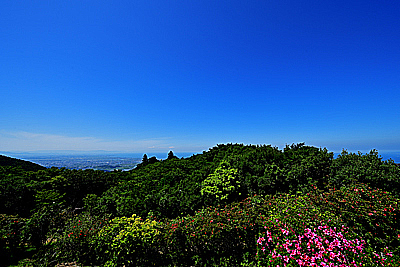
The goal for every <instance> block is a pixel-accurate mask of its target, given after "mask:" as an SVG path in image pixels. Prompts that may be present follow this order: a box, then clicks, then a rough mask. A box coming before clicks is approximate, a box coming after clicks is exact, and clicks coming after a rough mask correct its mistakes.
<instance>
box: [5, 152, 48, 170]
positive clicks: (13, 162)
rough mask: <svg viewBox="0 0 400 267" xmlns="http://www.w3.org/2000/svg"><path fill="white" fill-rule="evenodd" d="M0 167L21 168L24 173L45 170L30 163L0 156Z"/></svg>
mask: <svg viewBox="0 0 400 267" xmlns="http://www.w3.org/2000/svg"><path fill="white" fill-rule="evenodd" d="M0 166H11V167H21V168H22V169H24V170H25V171H39V170H45V169H46V167H43V166H41V165H39V164H36V163H33V162H30V161H26V160H22V159H16V158H11V157H7V156H4V155H0Z"/></svg>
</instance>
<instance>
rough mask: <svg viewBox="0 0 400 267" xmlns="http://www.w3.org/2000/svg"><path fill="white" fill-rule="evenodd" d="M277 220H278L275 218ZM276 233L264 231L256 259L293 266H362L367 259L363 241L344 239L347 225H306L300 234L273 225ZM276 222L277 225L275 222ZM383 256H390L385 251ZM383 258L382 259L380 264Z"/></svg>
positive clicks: (284, 226) (258, 244) (258, 242)
mask: <svg viewBox="0 0 400 267" xmlns="http://www.w3.org/2000/svg"><path fill="white" fill-rule="evenodd" d="M277 222H279V221H278V220H277ZM272 224H273V226H275V229H278V233H276V231H275V232H270V231H269V230H267V231H266V234H265V236H261V237H259V238H258V240H257V250H258V252H257V255H258V259H259V261H260V262H263V263H273V264H274V265H275V264H276V266H277V265H279V264H282V265H283V266H287V265H288V264H292V265H293V264H294V265H296V266H340V267H347V266H363V264H364V265H365V263H366V261H368V258H367V257H366V256H365V254H363V249H364V247H365V241H364V240H362V239H361V240H360V239H352V240H351V239H347V238H346V236H347V235H348V231H347V228H346V227H344V226H342V227H341V229H336V228H331V227H329V226H327V225H320V226H318V227H317V228H313V229H310V228H307V229H305V231H304V233H302V234H296V233H295V232H293V231H291V230H288V225H286V224H285V225H281V226H278V227H276V226H277V225H275V224H274V223H272ZM278 225H279V224H278ZM265 228H267V226H265ZM385 256H391V254H390V253H386V255H385ZM384 263H385V259H383V260H382V266H390V263H389V264H388V265H383V264H384Z"/></svg>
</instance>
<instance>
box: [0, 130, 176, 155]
mask: <svg viewBox="0 0 400 267" xmlns="http://www.w3.org/2000/svg"><path fill="white" fill-rule="evenodd" d="M167 140H168V138H155V139H146V140H126V141H116V140H105V139H100V138H96V137H72V136H64V135H54V134H42V133H31V132H24V131H19V132H7V131H0V151H39V150H77V151H90V150H105V151H126V152H136V151H137V152H142V151H148V150H149V149H151V150H152V151H157V150H160V151H163V150H165V149H166V148H168V147H169V146H170V144H169V143H168V142H167Z"/></svg>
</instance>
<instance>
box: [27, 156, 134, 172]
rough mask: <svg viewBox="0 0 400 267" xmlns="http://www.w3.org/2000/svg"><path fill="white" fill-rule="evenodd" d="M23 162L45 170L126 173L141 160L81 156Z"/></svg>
mask: <svg viewBox="0 0 400 267" xmlns="http://www.w3.org/2000/svg"><path fill="white" fill-rule="evenodd" d="M24 160H28V161H31V162H34V163H37V164H39V165H42V166H44V167H46V168H50V167H57V168H63V167H64V168H67V169H76V170H86V169H93V170H102V171H114V170H122V171H128V170H131V169H133V168H135V166H136V165H137V164H138V163H140V162H141V160H142V159H141V158H130V157H116V156H93V155H88V156H87V155H81V156H60V155H57V156H36V157H25V158H24Z"/></svg>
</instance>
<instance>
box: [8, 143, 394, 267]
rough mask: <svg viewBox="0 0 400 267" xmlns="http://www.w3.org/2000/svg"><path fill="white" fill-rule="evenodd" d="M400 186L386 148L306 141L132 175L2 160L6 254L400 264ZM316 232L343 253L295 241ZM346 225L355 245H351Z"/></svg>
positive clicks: (116, 262) (171, 262) (151, 167)
mask: <svg viewBox="0 0 400 267" xmlns="http://www.w3.org/2000/svg"><path fill="white" fill-rule="evenodd" d="M17 165H18V164H17ZM399 193H400V168H398V166H397V165H396V164H395V163H394V162H393V161H383V160H382V159H381V158H380V157H379V155H378V153H377V151H374V150H373V151H371V152H370V153H368V154H365V155H363V154H361V153H358V154H355V153H348V152H347V151H343V152H342V154H341V155H340V156H338V157H337V158H334V157H333V153H331V152H329V151H327V150H326V149H321V148H315V147H310V146H306V145H305V144H303V143H300V144H293V145H287V146H286V147H285V148H284V149H283V151H281V150H279V149H278V148H276V147H271V146H266V145H261V146H258V145H257V146H255V145H243V144H220V145H217V146H216V147H214V148H211V149H210V150H209V151H206V152H203V153H202V154H198V155H193V156H192V157H190V158H186V159H178V158H177V157H176V156H174V155H173V152H172V151H170V153H169V154H168V159H166V160H158V159H156V158H155V157H152V158H147V155H144V156H143V162H142V163H141V164H139V165H138V167H137V168H135V169H133V170H131V171H129V172H120V171H114V172H103V171H94V170H67V169H64V168H62V169H57V168H50V169H42V168H39V169H37V170H36V171H30V170H29V171H27V170H24V169H23V168H21V167H19V166H15V165H12V166H0V203H1V205H0V235H1V238H2V239H1V242H0V252H1V253H2V255H9V258H10V259H11V258H13V259H14V260H15V259H16V258H17V257H18V256H19V255H24V253H23V252H24V251H25V250H31V251H34V252H35V256H34V257H33V258H32V257H31V259H33V260H34V261H32V262H31V264H37V265H39V266H54V265H55V264H56V263H59V262H68V261H69V262H72V261H76V262H79V263H82V264H85V265H98V266H105V265H108V266H150V265H156V266H276V265H277V264H279V265H280V266H281V265H282V266H285V264H286V266H296V264H298V260H299V259H300V258H301V257H305V255H308V256H309V258H311V257H312V256H313V255H314V256H315V255H320V256H321V257H324V259H326V260H327V261H328V262H329V261H331V263H332V264H333V262H335V260H337V261H339V259H340V260H341V261H344V259H343V257H346V261H347V262H351V261H353V260H354V261H355V263H357V264H364V265H365V266H374V265H377V266H382V265H384V266H399V265H400V259H399V255H400V250H399V248H400V228H399V225H400V223H399V212H398V211H399ZM132 214H137V215H132ZM142 218H143V219H142ZM325 230H327V231H328V232H329V233H330V234H329V235H327V234H325V232H324V231H325ZM311 233H313V235H315V236H316V237H318V238H319V240H324V242H325V243H324V245H323V246H325V250H327V247H329V246H332V252H333V253H335V255H329V257H328V256H327V255H328V254H326V253H325V254H324V253H323V252H321V251H320V250H318V249H320V247H317V245H316V244H313V245H311V247H312V248H314V252H315V253H312V252H310V251H308V250H307V249H308V247H307V245H304V244H306V243H302V245H301V246H300V247H301V248H300V247H299V248H298V249H297V250H293V246H295V245H296V244H299V243H300V240H303V241H304V240H308V241H310V240H311V239H310V237H309V236H307V235H310V234H311ZM339 234H342V235H343V238H342V239H340V238H339V239H338V238H337V239H338V240H340V242H342V244H343V243H345V242H346V241H345V240H347V241H349V242H350V241H351V242H353V241H354V242H355V243H354V242H353V243H351V242H350V243H351V244H350V243H349V246H348V247H347V248H348V249H345V248H344V247H342V248H343V250H341V248H340V247H339V246H338V245H337V243H335V242H334V237H338V235H339ZM261 237H263V238H264V240H261V239H260V238H261ZM269 238H271V240H270V241H269ZM278 238H279V239H278ZM278 240H279V241H278ZM257 241H259V242H257ZM278 242H279V244H278ZM357 242H359V243H357ZM356 243H357V244H356ZM360 244H362V246H361V245H360ZM267 245H268V249H267ZM290 246H291V247H290ZM263 248H264V250H263ZM321 248H322V247H321ZM361 248H362V255H361V254H360V253H359V252H360V251H361ZM288 249H289V250H290V252H289V250H288ZM317 250H318V251H319V252H320V254H318V253H319V252H318V253H317ZM339 250H340V251H339ZM344 250H346V252H344ZM353 250H355V251H357V253H353V252H354V251H353ZM274 251H275V252H274ZM294 251H297V252H296V253H298V252H299V251H301V252H299V253H300V254H301V255H297V254H296V255H297V256H296V257H295V256H294V255H293V258H290V257H291V256H290V254H292V253H295V252H294ZM339 252H340V253H339ZM339 254H340V255H345V256H343V257H342V256H340V255H339ZM25 255H26V254H25ZM279 255H280V256H279ZM285 256H286V258H285ZM271 260H272V261H271ZM5 262H11V261H10V260H8V261H5ZM24 262H25V261H24ZM303 262H305V260H304V259H303ZM322 262H325V260H323V261H321V264H322ZM389 264H390V265H389Z"/></svg>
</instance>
